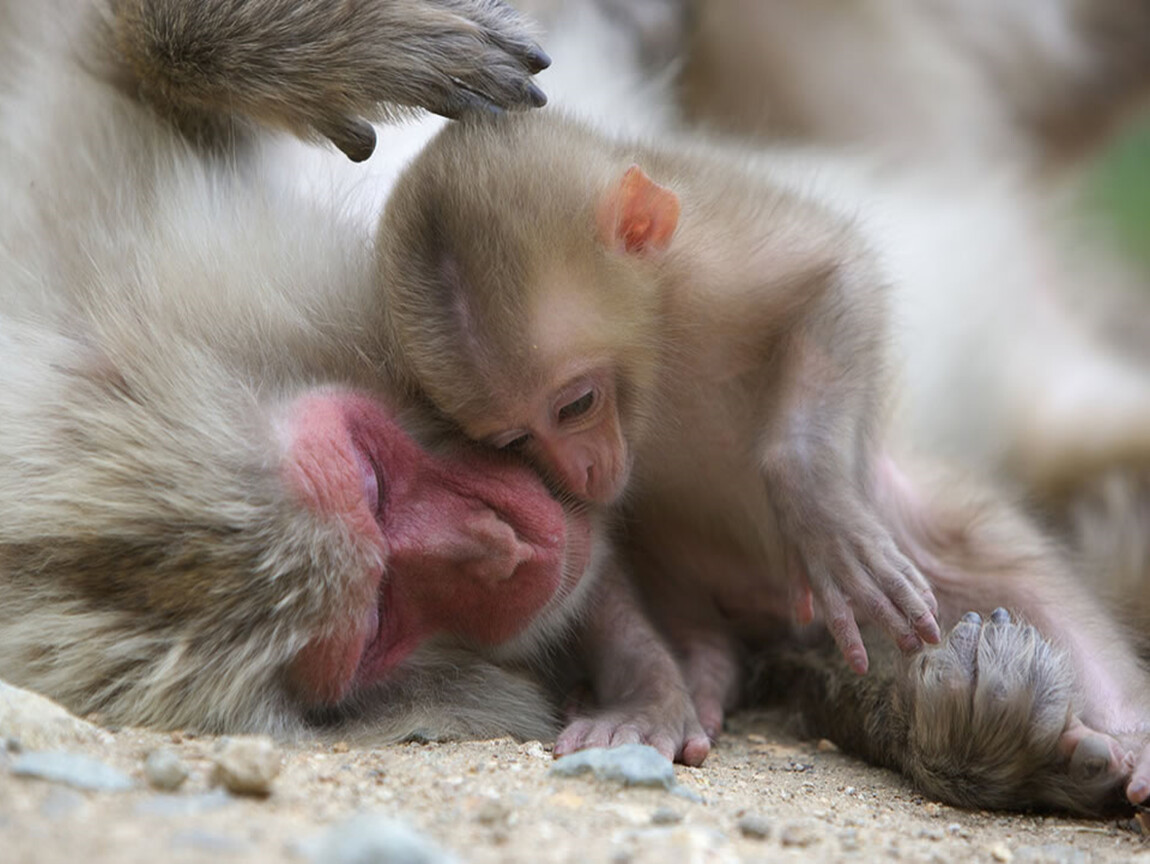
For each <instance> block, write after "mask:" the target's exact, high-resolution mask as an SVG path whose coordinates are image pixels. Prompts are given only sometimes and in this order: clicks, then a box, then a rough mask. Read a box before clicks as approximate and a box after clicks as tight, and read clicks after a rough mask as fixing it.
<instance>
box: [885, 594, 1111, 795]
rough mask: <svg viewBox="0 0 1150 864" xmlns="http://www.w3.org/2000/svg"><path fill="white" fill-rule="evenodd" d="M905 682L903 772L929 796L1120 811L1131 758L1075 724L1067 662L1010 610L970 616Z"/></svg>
mask: <svg viewBox="0 0 1150 864" xmlns="http://www.w3.org/2000/svg"><path fill="white" fill-rule="evenodd" d="M904 683H905V686H906V690H905V699H906V709H907V713H908V719H909V736H908V746H907V748H906V753H905V756H904V759H905V766H904V767H905V769H906V771H907V772H908V773H909V774H910V775H911V776H912V777H913V778H914V779H915V780H916V781H917V783H918V784H919V785H920V786H921V787H922V788H923V789H924V790H925V791H927V792H929V793H930V794H932V795H935V796H937V797H938V798H939V799H942V800H945V801H948V802H950V803H953V804H957V805H960V806H967V807H990V808H1008V809H1019V808H1026V807H1035V806H1037V807H1053V808H1056V809H1060V810H1068V811H1071V812H1076V813H1099V812H1103V811H1106V810H1110V809H1114V808H1116V807H1120V806H1121V805H1122V803H1123V801H1124V798H1125V796H1124V794H1123V787H1124V785H1125V783H1126V780H1127V778H1128V777H1129V776H1130V771H1131V765H1132V760H1131V757H1129V756H1128V755H1126V754H1125V752H1124V750H1123V748H1122V747H1121V746H1120V744H1119V743H1118V742H1117V741H1116V740H1115V739H1114V738H1112V737H1111V736H1109V735H1106V734H1103V733H1101V732H1097V731H1094V730H1092V729H1089V728H1088V727H1086V726H1085V725H1084V724H1083V723H1082V722H1081V721H1080V720H1079V719H1078V717H1077V714H1076V705H1075V687H1074V676H1073V672H1072V671H1071V667H1070V664H1069V662H1068V661H1067V659H1066V657H1065V656H1064V655H1063V654H1062V653H1061V652H1060V651H1059V650H1058V649H1057V648H1055V647H1054V646H1053V645H1051V644H1050V643H1049V642H1047V641H1046V639H1045V638H1044V637H1043V636H1042V635H1041V634H1040V633H1039V632H1038V631H1037V630H1036V629H1034V627H1032V626H1030V625H1028V624H1025V623H1022V622H1019V621H1015V620H1012V618H1011V616H1010V614H1009V613H1008V612H1006V611H1005V610H1004V609H997V610H995V611H994V613H993V614H992V615H991V616H990V617H989V618H988V619H983V618H982V617H981V616H980V615H978V614H977V613H975V612H968V613H967V614H966V615H965V616H964V617H963V619H962V620H961V621H960V622H959V623H958V624H957V625H956V626H955V627H954V629H952V630H951V631H950V633H949V635H948V636H947V638H946V640H945V641H944V642H943V644H941V645H940V646H938V647H937V648H933V649H928V650H926V651H924V652H923V653H922V654H920V655H918V656H916V657H915V658H913V659H912V661H911V663H910V667H909V675H908V678H907V680H906V681H905V682H904Z"/></svg>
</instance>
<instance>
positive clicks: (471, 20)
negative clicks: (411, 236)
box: [0, 0, 596, 737]
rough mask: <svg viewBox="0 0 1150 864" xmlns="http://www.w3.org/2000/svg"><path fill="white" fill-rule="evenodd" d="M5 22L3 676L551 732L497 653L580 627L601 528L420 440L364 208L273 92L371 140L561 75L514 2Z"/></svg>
mask: <svg viewBox="0 0 1150 864" xmlns="http://www.w3.org/2000/svg"><path fill="white" fill-rule="evenodd" d="M288 12H291V13H292V15H290V16H289V15H287V13H288ZM289 20H290V21H292V22H293V23H294V25H298V26H299V27H300V28H301V29H300V30H299V31H298V32H297V31H294V30H292V28H291V27H287V26H286V25H285V24H284V23H283V22H285V21H289ZM389 34H390V39H391V41H390V43H389V44H388V46H387V47H388V50H387V52H386V53H385V52H381V51H380V50H379V49H380V41H381V40H383V39H388V38H389ZM0 43H3V45H2V47H3V52H2V53H3V57H4V62H3V65H2V66H0V88H2V89H0V166H2V169H0V197H2V198H3V200H4V201H5V207H4V208H3V213H2V214H0V262H2V263H0V280H2V282H0V286H2V290H0V358H2V359H0V362H2V364H3V366H4V369H5V370H6V371H5V375H4V380H3V383H2V384H0V414H2V415H3V417H4V422H3V424H0V490H2V491H0V514H2V515H0V584H2V585H3V595H4V598H3V602H2V603H0V675H2V676H3V677H5V678H7V679H9V680H11V681H13V682H14V683H17V684H22V685H26V686H30V687H33V688H35V689H37V690H40V691H41V692H44V693H46V694H47V695H50V696H53V697H55V698H57V699H59V700H60V701H62V702H64V703H65V704H66V705H68V707H70V708H72V709H73V710H76V711H79V712H85V711H92V710H98V711H100V712H101V713H102V714H103V716H105V717H106V718H107V719H108V720H109V721H110V722H117V723H137V724H141V723H143V724H154V725H159V726H169V727H170V726H194V727H198V728H201V729H206V730H221V729H229V730H245V729H246V730H254V729H263V730H270V731H275V730H284V729H289V728H292V727H294V726H298V724H300V723H301V722H304V721H305V720H307V719H308V718H310V717H314V716H315V715H316V714H317V713H318V714H319V715H321V716H326V715H328V714H329V713H332V712H335V713H339V714H346V713H352V714H355V713H360V714H362V715H364V716H366V717H369V718H370V719H371V721H372V722H373V723H374V724H376V726H377V728H378V731H379V734H381V735H382V736H385V737H386V736H393V737H399V736H403V735H408V734H412V733H415V732H419V733H421V734H428V735H436V734H490V733H501V734H503V733H508V732H510V733H513V734H518V735H522V736H539V735H545V734H547V733H548V732H549V731H550V730H551V729H552V728H553V717H552V715H551V710H550V707H549V705H550V703H549V702H548V701H547V699H546V698H545V695H544V694H543V692H542V691H541V689H540V687H539V686H538V685H537V684H536V683H534V682H533V681H532V680H529V679H528V678H527V677H526V676H524V675H522V674H520V673H518V672H516V671H515V668H514V663H513V662H509V663H508V664H507V665H506V666H505V667H503V668H500V667H497V666H495V665H493V664H492V663H491V662H488V661H487V660H485V659H483V652H484V650H485V649H486V648H487V647H488V646H490V645H492V644H499V645H501V646H503V649H502V650H503V654H504V655H509V656H511V657H513V658H514V657H515V656H517V655H518V656H520V657H522V655H523V653H524V651H525V650H529V649H530V648H531V647H532V646H534V645H535V644H536V642H537V641H538V640H539V638H540V634H547V633H552V632H560V633H561V632H563V628H564V626H565V623H566V621H567V619H568V617H569V614H570V613H571V612H573V611H574V610H575V609H577V607H578V606H579V599H580V598H581V597H583V596H585V594H586V591H585V585H584V583H582V582H581V581H580V579H581V577H582V575H583V574H584V572H585V570H587V568H588V565H589V562H590V563H591V564H592V566H594V562H593V560H592V559H594V557H595V555H596V551H595V547H594V538H593V533H592V526H591V525H590V523H589V522H588V520H587V519H586V518H585V517H584V516H581V515H580V514H578V513H576V512H571V511H565V510H564V509H563V508H562V507H561V506H560V505H559V504H558V503H556V502H555V501H554V500H553V499H552V498H551V497H550V496H549V495H548V494H547V492H546V490H545V489H544V488H543V487H542V485H541V484H540V483H539V482H538V481H537V480H535V479H534V478H533V477H532V476H531V475H529V474H528V473H527V472H526V471H525V470H524V469H521V468H518V467H516V466H514V465H510V464H508V463H507V462H505V461H501V460H492V459H491V458H490V457H489V456H484V455H482V454H477V453H475V452H472V451H470V450H466V449H455V450H450V449H449V450H444V451H438V452H431V451H427V450H425V449H424V448H422V447H421V446H420V445H419V444H417V443H416V442H415V441H414V440H413V439H412V438H411V436H410V430H411V429H412V428H416V427H414V426H411V425H408V426H407V427H406V428H405V425H404V424H403V423H401V420H403V419H405V418H404V414H403V412H402V410H401V408H402V406H401V405H399V404H398V403H397V402H396V400H395V399H394V398H393V397H392V395H391V393H390V392H389V389H388V386H387V378H386V375H384V374H383V370H382V369H381V359H380V358H381V357H382V350H381V346H380V345H379V342H378V334H379V333H380V332H381V329H382V328H379V327H377V326H374V325H373V316H374V314H375V311H376V306H375V304H376V298H375V296H374V294H373V293H372V292H371V291H370V289H371V288H372V280H371V273H370V262H369V260H368V257H369V256H368V242H367V240H368V238H367V236H366V232H365V231H363V230H361V229H360V228H359V227H358V226H357V224H356V223H355V222H353V221H349V220H348V219H345V218H343V217H342V216H341V215H340V211H339V209H338V207H337V206H333V204H334V202H332V201H328V202H326V204H327V206H323V203H324V202H317V201H315V200H309V199H307V198H301V197H300V196H299V195H297V194H295V193H294V191H293V190H292V189H291V188H289V187H286V186H284V185H283V184H280V183H277V182H276V177H275V176H274V173H273V172H270V171H268V172H265V171H264V168H265V167H266V166H265V165H264V163H263V161H261V159H260V158H259V156H260V151H261V149H262V148H263V147H264V138H263V135H262V134H261V133H260V131H259V129H258V126H257V124H256V123H255V122H253V121H260V120H262V121H265V122H271V123H274V124H277V125H281V126H285V127H287V128H289V129H293V130H295V131H297V132H301V133H303V134H316V135H326V136H328V137H331V138H332V139H333V140H335V141H336V143H337V144H339V145H340V146H342V147H343V149H344V150H345V151H350V153H351V154H352V155H356V156H359V155H363V152H364V149H365V148H366V147H367V146H368V144H369V142H368V141H367V137H368V136H367V135H366V133H365V132H364V129H365V126H364V124H363V123H361V122H360V118H361V117H363V116H367V117H374V116H379V114H380V112H382V110H383V108H382V107H381V106H382V102H384V101H396V102H399V103H401V104H403V105H414V104H425V105H428V106H430V107H432V108H434V109H436V110H439V111H442V112H443V113H449V114H451V113H457V112H459V111H461V110H464V109H466V108H467V107H469V106H470V107H478V108H481V109H486V108H488V107H495V106H500V105H502V106H505V107H507V108H516V107H527V106H530V105H534V104H537V103H538V102H539V101H540V95H539V91H538V90H537V89H535V88H534V86H533V85H532V84H531V83H530V79H531V74H532V73H533V72H534V71H536V70H538V69H539V68H540V67H541V66H542V65H544V64H545V62H546V59H545V57H544V55H542V54H541V53H540V52H539V50H538V49H537V48H536V47H535V45H534V43H533V42H531V41H530V39H529V38H528V37H527V36H526V35H525V33H524V31H523V30H522V28H521V25H520V24H519V22H518V20H517V18H516V17H515V16H514V15H513V13H511V12H510V11H509V10H508V9H507V8H506V7H505V6H503V5H502V4H500V3H496V2H490V0H476V2H471V0H461V2H455V0H450V2H443V3H440V2H434V0H428V2H424V0H418V2H417V0H375V2H367V3H360V4H352V5H348V4H340V3H325V2H311V3H299V2H296V0H291V2H287V0H261V2H249V3H245V4H236V3H230V2H198V3H177V2H164V0H156V2H112V3H102V2H91V3H89V2H78V0H77V2H71V0H57V2H49V3H42V4H34V5H30V4H22V3H17V2H4V3H3V4H0ZM287 44H291V45H293V46H294V47H293V51H292V52H290V56H291V58H292V59H291V63H290V64H287V63H285V62H283V61H284V57H285V56H287V55H284V54H281V53H277V52H276V51H275V50H252V49H253V48H255V49H258V48H260V47H261V46H262V47H263V48H265V49H269V48H270V49H275V48H276V47H277V46H278V47H280V48H282V47H284V46H285V45H287ZM333 44H338V47H339V49H340V50H333V51H331V52H330V53H325V48H326V47H328V46H330V45H333ZM117 46H118V47H117ZM123 52H127V53H126V54H125V53H123ZM125 58H127V59H125ZM140 75H143V78H141V77H139V76H140ZM141 92H142V93H143V95H144V96H145V97H146V101H142V100H140V99H139V98H137V96H138V94H140V93H141ZM320 95H322V98H317V97H319V96H320ZM221 103H222V105H224V106H233V105H238V106H242V107H243V109H244V116H238V115H232V114H228V113H225V112H224V111H222V110H221ZM157 109H158V110H157ZM163 115H167V116H168V117H170V118H172V119H173V120H174V121H175V122H174V123H170V122H168V120H167V119H165V117H164V116H163ZM366 128H370V127H366ZM360 133H363V134H360Z"/></svg>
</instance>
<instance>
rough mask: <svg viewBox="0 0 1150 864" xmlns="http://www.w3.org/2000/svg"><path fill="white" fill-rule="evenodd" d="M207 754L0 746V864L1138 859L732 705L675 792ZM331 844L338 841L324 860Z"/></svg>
mask: <svg viewBox="0 0 1150 864" xmlns="http://www.w3.org/2000/svg"><path fill="white" fill-rule="evenodd" d="M216 747H217V742H216V741H215V740H214V739H212V738H209V737H197V736H193V735H188V734H182V733H172V734H161V733H155V732H148V731H141V730H134V729H121V730H113V731H105V732H101V733H98V735H97V736H96V737H95V738H90V739H88V740H83V741H81V740H79V739H77V740H75V741H71V742H68V744H67V746H65V747H63V748H62V749H65V750H67V751H69V752H72V753H81V754H86V755H88V756H92V757H95V758H97V759H99V760H100V761H101V762H103V763H105V764H106V765H108V766H111V767H113V768H116V769H119V770H120V771H121V772H123V773H125V774H127V775H129V776H130V777H131V778H132V779H133V780H134V781H135V785H134V786H133V788H131V789H129V790H127V791H119V792H113V791H78V790H76V789H73V788H71V787H70V786H68V785H65V784H61V783H58V782H51V781H46V780H43V779H32V778H27V777H23V776H17V775H16V774H15V773H14V770H13V766H14V765H15V764H16V763H17V760H18V759H19V757H20V756H21V755H22V754H23V753H27V752H30V751H29V749H28V748H27V747H25V746H24V745H23V744H22V743H14V742H11V741H9V743H8V746H7V748H6V749H5V751H4V753H3V755H0V862H4V864H32V862H35V864H49V862H52V864H55V862H60V864H104V862H108V864H111V862H115V864H130V862H161V861H163V862H169V861H170V862H185V861H260V862H263V861H305V862H306V861H336V860H339V861H341V862H342V861H349V862H350V861H355V862H374V861H380V862H384V861H418V860H427V861H440V860H458V861H464V862H479V864H482V862H525V864H526V862H532V864H534V862H598V861H603V862H611V864H627V862H679V861H683V862H728V861H730V862H736V861H747V862H759V861H762V862H767V861H803V862H807V861H814V862H818V861H848V862H849V861H887V860H889V861H911V862H917V861H923V862H935V861H938V862H950V861H986V862H998V864H1003V862H1017V864H1038V862H1072V864H1087V862H1112V861H1115V862H1116V861H1124V862H1125V861H1138V862H1147V864H1150V841H1148V840H1146V839H1144V838H1143V836H1141V834H1140V833H1139V831H1138V825H1137V822H1136V821H1132V820H1128V819H1122V820H1109V821H1084V820H1075V819H1065V818H1058V817H1051V816H1036V815H1017V814H1002V813H987V812H971V811H963V810H958V809H955V808H952V807H949V806H945V805H941V804H938V803H936V802H933V801H931V800H928V799H926V798H924V797H923V796H921V795H919V794H917V793H916V792H915V790H914V789H912V788H911V787H910V786H909V785H908V784H907V783H906V782H905V781H903V779H902V778H901V777H899V776H898V775H896V774H893V773H891V772H888V771H883V770H880V769H876V768H872V767H870V766H868V765H865V764H863V763H861V762H859V761H857V760H855V759H853V758H851V757H849V756H846V755H844V754H842V753H840V752H838V751H837V749H836V748H834V746H833V745H832V744H830V742H826V741H822V742H820V741H808V740H802V739H800V738H798V737H796V736H795V735H793V734H792V733H791V732H790V731H789V726H788V724H787V723H786V722H785V718H784V717H782V716H781V715H779V714H776V713H771V712H751V713H743V714H740V715H737V716H736V717H734V718H733V719H732V721H731V723H730V728H729V731H728V733H727V734H726V735H725V736H724V738H723V739H722V740H721V741H720V742H719V744H718V746H717V748H716V750H715V751H714V753H713V754H712V755H711V757H710V758H709V759H708V760H707V763H706V764H705V765H704V766H703V767H702V768H697V769H692V768H683V767H677V768H676V775H677V779H678V781H679V784H680V787H681V788H680V789H679V791H677V792H676V791H666V790H664V789H652V788H634V787H631V788H627V787H623V786H621V785H617V784H612V783H609V782H604V781H595V780H591V779H587V778H583V777H577V778H567V777H558V776H555V775H554V774H552V773H551V771H550V769H551V767H552V765H553V764H554V762H553V759H552V756H551V753H550V749H549V746H548V745H547V744H543V743H540V742H537V741H536V742H526V743H519V742H515V741H511V740H497V741H481V742H463V743H431V744H427V743H408V744H400V745H392V746H381V747H375V748H373V747H363V746H361V745H356V746H354V747H351V746H348V745H347V744H346V743H344V742H339V741H336V742H331V741H323V742H320V741H301V742H295V743H291V744H285V743H281V744H280V745H279V748H278V749H279V754H280V757H281V759H282V770H281V771H280V774H279V776H278V777H276V778H275V780H274V782H273V786H272V791H271V794H270V795H268V796H267V797H264V798H258V797H243V796H236V795H232V794H229V793H227V792H225V791H224V790H222V789H218V788H213V787H212V785H211V775H212V766H213V756H212V754H213V752H214V750H215V748H216ZM157 748H163V749H167V750H169V751H171V752H172V753H174V754H175V755H176V756H178V757H179V760H180V761H181V762H182V763H183V764H184V765H185V766H186V767H187V768H188V769H190V775H189V777H188V779H187V781H186V782H185V783H184V785H183V786H182V787H181V788H180V789H179V790H178V791H177V792H174V793H165V792H159V791H156V790H155V789H152V788H150V787H149V785H148V783H147V781H146V779H145V771H144V767H143V766H144V760H145V758H146V757H147V755H148V754H149V753H150V752H152V751H153V750H155V749H157ZM357 814H367V815H366V816H361V817H359V818H358V819H356V818H353V817H356V815H357ZM389 819H391V820H398V821H399V822H401V823H403V824H405V825H407V826H410V827H411V828H413V829H415V830H416V831H418V832H420V833H421V834H422V835H424V836H425V837H426V838H428V839H429V840H430V841H432V843H434V844H435V845H436V846H437V847H438V848H439V849H440V850H442V851H443V852H444V853H445V854H444V856H442V857H440V856H433V857H432V858H423V859H420V858H418V857H414V858H412V857H408V858H403V857H401V856H399V855H398V854H394V855H392V856H391V857H389V856H388V855H387V854H384V853H381V852H379V851H378V850H377V851H376V852H375V853H374V854H369V851H368V846H370V844H369V843H366V841H365V842H364V843H361V844H360V847H359V849H358V851H354V850H356V849H357V847H356V834H357V832H359V833H362V832H363V830H364V826H365V825H366V826H368V827H370V826H372V825H373V824H374V823H376V822H379V823H384V822H386V821H387V820H389ZM349 820H350V821H349ZM334 840H339V841H347V842H349V843H351V846H350V847H346V846H345V847H344V850H343V851H342V852H340V853H333V852H332V851H331V844H332V842H333V841H334ZM325 844H327V845H326V846H325ZM348 848H350V849H352V850H353V851H352V852H348V851H347V850H348ZM325 850H326V851H325Z"/></svg>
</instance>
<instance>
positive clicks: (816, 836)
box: [779, 822, 822, 849]
mask: <svg viewBox="0 0 1150 864" xmlns="http://www.w3.org/2000/svg"><path fill="white" fill-rule="evenodd" d="M821 839H822V837H821V835H820V833H819V831H818V830H817V829H816V828H815V826H814V824H813V823H812V822H791V823H790V824H789V825H784V826H783V830H782V831H781V832H779V842H780V843H782V844H783V845H784V846H797V847H799V848H800V849H805V848H806V847H807V846H813V845H814V844H815V843H818V842H819V840H821Z"/></svg>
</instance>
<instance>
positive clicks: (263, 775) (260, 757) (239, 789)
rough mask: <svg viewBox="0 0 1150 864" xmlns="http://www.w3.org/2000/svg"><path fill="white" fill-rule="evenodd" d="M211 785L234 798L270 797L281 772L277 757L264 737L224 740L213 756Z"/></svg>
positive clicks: (269, 740)
mask: <svg viewBox="0 0 1150 864" xmlns="http://www.w3.org/2000/svg"><path fill="white" fill-rule="evenodd" d="M212 759H213V760H214V762H215V768H214V769H213V771H212V782H213V783H215V784H216V785H219V786H223V787H224V788H225V789H227V790H228V791H229V792H231V793H233V794H235V795H255V796H264V795H269V794H271V791H272V781H273V780H274V779H275V777H276V775H277V774H279V772H280V754H279V751H278V750H276V746H275V744H273V743H272V740H271V739H270V738H268V737H266V736H263V735H256V736H245V737H239V738H224V739H222V740H221V741H220V743H219V744H218V745H217V748H216V752H215V753H213V754H212Z"/></svg>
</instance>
